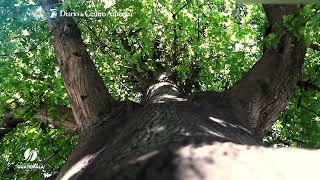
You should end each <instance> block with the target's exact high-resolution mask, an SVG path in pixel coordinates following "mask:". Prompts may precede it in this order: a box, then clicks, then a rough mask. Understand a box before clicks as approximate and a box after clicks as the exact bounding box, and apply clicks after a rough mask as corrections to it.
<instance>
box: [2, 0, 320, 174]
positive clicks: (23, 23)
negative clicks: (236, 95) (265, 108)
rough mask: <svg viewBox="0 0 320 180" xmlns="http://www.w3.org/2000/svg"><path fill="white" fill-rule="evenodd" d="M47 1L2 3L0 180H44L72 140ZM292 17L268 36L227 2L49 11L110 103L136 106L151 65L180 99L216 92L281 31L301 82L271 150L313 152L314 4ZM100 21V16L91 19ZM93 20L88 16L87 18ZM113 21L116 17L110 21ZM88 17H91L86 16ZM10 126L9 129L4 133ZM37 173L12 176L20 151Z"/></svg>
mask: <svg viewBox="0 0 320 180" xmlns="http://www.w3.org/2000/svg"><path fill="white" fill-rule="evenodd" d="M45 3H47V2H46V1H37V0H2V1H1V2H0V17H1V18H0V22H1V24H2V26H1V27H0V29H1V31H0V44H1V45H2V48H1V49H0V117H1V119H3V121H2V122H1V123H0V130H1V131H0V138H1V141H0V152H1V155H0V159H1V160H0V174H1V175H0V176H1V178H2V177H3V178H4V179H15V178H21V177H29V178H31V179H42V178H43V175H46V176H49V175H52V174H56V173H57V172H58V171H59V170H60V168H61V167H62V166H63V164H64V163H65V161H66V158H67V157H68V155H69V154H70V153H71V152H72V150H73V148H74V146H75V144H76V140H77V138H78V135H77V130H76V128H77V127H76V125H74V124H73V123H74V122H73V123H72V118H70V114H71V113H70V102H69V99H68V96H67V94H66V91H65V88H64V84H63V79H62V77H61V74H60V69H59V67H58V60H57V58H56V55H55V53H54V50H53V39H52V35H51V31H50V28H49V27H48V17H49V16H50V13H49V12H44V11H43V9H42V6H43V4H45ZM301 6H303V7H302V9H301V12H300V15H299V17H293V16H285V17H284V18H283V22H282V23H281V24H278V26H277V27H278V28H279V29H280V30H279V31H278V32H279V33H269V32H268V27H269V26H270V25H269V24H268V23H267V20H266V16H265V14H264V10H263V7H262V5H261V4H237V3H235V2H234V1H229V0H157V1H155V0H119V1H115V0H102V1H98V2H94V1H84V0H68V1H64V2H61V3H59V4H55V5H54V6H53V7H52V8H57V9H59V10H61V11H62V10H66V11H69V12H71V11H72V12H78V13H81V12H83V13H86V14H87V16H83V17H80V16H75V17H74V19H75V21H76V22H77V24H78V26H79V28H80V30H81V35H82V38H83V40H84V43H85V44H86V46H87V50H88V52H89V55H90V57H91V58H92V59H93V60H94V63H95V65H96V67H97V69H98V71H99V73H100V75H101V77H102V79H103V81H104V83H105V84H107V86H108V88H109V89H108V90H109V92H110V94H111V95H112V96H113V97H114V98H116V99H118V100H131V101H135V102H138V101H140V100H141V96H142V94H143V93H146V92H145V91H146V89H145V88H144V87H145V86H146V84H147V83H148V82H145V81H144V78H143V77H148V76H151V74H150V72H152V71H153V70H154V69H156V68H157V67H158V66H159V65H161V66H162V67H164V68H167V69H170V70H171V71H172V72H174V73H173V75H174V78H175V80H176V82H177V86H178V88H180V89H181V91H182V92H183V93H185V94H190V93H191V92H200V91H223V90H225V89H228V88H229V87H231V86H232V85H234V84H235V82H236V81H237V80H239V79H240V78H242V77H243V75H244V74H245V73H246V72H247V71H248V70H249V69H250V68H251V67H252V66H253V64H254V63H255V62H256V61H257V60H258V59H259V58H260V57H261V56H262V54H263V52H264V50H265V49H266V48H267V47H272V46H275V45H276V44H277V43H278V42H279V39H280V38H281V36H282V34H281V33H282V32H284V31H289V32H292V33H293V34H294V35H295V36H296V37H297V38H298V39H303V40H304V43H305V45H306V46H307V47H308V50H307V54H306V57H305V58H306V59H305V65H304V69H303V76H302V78H301V79H300V80H299V82H298V84H297V87H296V89H295V92H294V94H293V96H292V97H291V99H290V102H289V104H288V105H287V106H286V108H285V110H284V111H282V112H281V114H280V115H279V116H278V119H277V122H276V123H275V124H274V125H273V128H272V131H270V132H269V133H268V135H267V136H266V137H265V138H264V142H265V143H266V145H268V146H274V147H306V148H319V147H320V102H319V100H320V94H319V92H320V79H319V77H320V71H319V67H320V32H319V27H320V13H319V11H320V5H319V4H317V5H315V4H305V5H301ZM99 12H100V13H101V12H104V13H107V15H106V16H100V17H99V16H98V15H97V13H99ZM95 13H96V14H95ZM117 13H118V14H117ZM88 14H91V15H92V16H90V15H88ZM10 123H11V125H10ZM29 148H31V149H36V150H37V151H38V159H37V161H39V162H40V163H41V164H43V165H44V167H43V168H42V169H40V170H34V169H31V170H30V169H14V168H13V167H14V165H16V164H18V163H20V162H23V161H24V156H23V153H24V152H25V151H26V150H27V149H29Z"/></svg>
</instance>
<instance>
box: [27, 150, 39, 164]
mask: <svg viewBox="0 0 320 180" xmlns="http://www.w3.org/2000/svg"><path fill="white" fill-rule="evenodd" d="M37 157H38V152H37V150H34V149H30V148H29V149H27V150H26V151H25V152H24V160H26V161H34V160H36V159H37Z"/></svg>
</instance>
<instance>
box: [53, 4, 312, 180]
mask: <svg viewBox="0 0 320 180" xmlns="http://www.w3.org/2000/svg"><path fill="white" fill-rule="evenodd" d="M265 10H266V12H267V17H268V20H269V23H270V24H273V23H275V22H279V21H280V20H281V19H282V17H283V16H284V15H288V14H293V15H296V14H297V13H298V8H297V7H295V6H265ZM49 24H50V27H51V28H52V31H53V35H54V39H55V51H56V53H57V56H58V58H59V61H60V68H61V73H62V75H63V77H64V80H65V87H66V89H67V92H68V94H69V97H70V100H71V104H72V109H73V113H74V116H75V118H76V122H77V124H78V126H79V128H80V130H81V131H80V133H81V137H80V141H79V143H78V145H77V147H76V149H75V151H74V153H73V154H72V155H71V156H70V157H69V159H68V161H67V163H66V164H65V166H64V168H63V169H62V170H61V172H60V174H59V176H58V177H57V179H64V180H66V179H79V180H84V179H97V180H99V179H126V180H129V179H139V180H144V179H145V180H146V179H152V180H153V179H168V180H173V179H179V180H180V179H181V180H182V179H183V180H189V179H244V178H246V179H262V178H265V179H267V178H268V179H288V178H292V179H295V178H303V177H304V176H305V174H304V173H301V174H300V176H299V175H297V174H295V173H293V172H291V171H290V170H293V171H294V172H297V171H296V168H294V167H292V166H287V164H286V165H284V162H287V161H289V160H291V161H292V160H299V161H300V160H301V159H300V158H298V157H297V156H300V155H304V154H307V156H306V158H307V159H306V160H305V161H304V162H306V161H309V160H311V158H312V155H314V154H315V153H306V152H304V151H302V152H296V151H295V150H292V151H288V152H287V151H286V152H283V151H278V152H274V151H272V150H270V149H265V148H262V147H258V146H259V145H261V136H263V135H264V134H265V132H266V131H267V130H268V128H269V127H270V125H271V124H272V123H273V122H274V120H275V117H276V115H277V114H278V112H280V111H281V110H282V109H283V107H284V106H285V104H286V102H287V100H288V98H289V96H290V95H291V94H292V91H293V88H294V86H295V84H296V82H297V80H298V78H299V75H300V71H301V68H302V65H303V59H304V54H305V48H304V46H303V44H302V43H301V42H298V41H297V40H296V39H295V38H294V37H293V36H292V35H290V34H286V35H285V36H284V37H282V41H281V43H280V44H279V45H278V47H277V48H275V49H269V50H267V51H266V53H265V54H264V55H263V57H262V58H261V60H260V61H259V62H258V63H257V64H256V65H255V66H254V67H253V69H252V70H251V71H250V72H249V73H248V75H247V76H245V77H244V78H243V79H242V80H240V81H239V82H238V83H237V84H236V85H235V86H234V87H233V88H231V89H230V90H229V91H227V92H223V93H215V92H203V93H198V94H192V95H190V96H188V97H181V93H180V92H179V91H178V89H177V88H176V86H175V85H174V84H173V82H174V81H170V78H163V77H165V76H167V74H166V73H164V74H160V76H158V77H159V78H156V79H153V81H152V82H155V83H154V84H153V85H151V86H150V87H149V88H148V91H147V93H146V94H145V97H144V98H143V99H144V103H143V105H139V104H135V103H132V102H115V101H113V100H112V98H111V96H110V95H109V93H108V92H107V89H106V87H105V86H104V85H103V82H102V80H101V78H100V76H99V74H98V73H97V71H96V69H95V67H94V64H93V62H92V60H91V59H90V57H89V55H88V53H87V52H86V48H85V46H84V44H83V42H82V39H81V36H80V32H79V29H78V28H77V26H76V23H75V22H74V21H73V20H72V18H67V17H62V18H57V19H56V20H50V23H49ZM272 30H273V29H272ZM273 31H275V30H273ZM167 77H169V76H167ZM241 144H242V145H241ZM286 155H287V156H286ZM250 157H252V158H254V159H250ZM233 161H234V162H233ZM279 161H280V162H279ZM265 166H266V167H269V166H271V168H274V169H273V170H269V169H266V167H265ZM314 169H315V167H313V169H312V168H310V169H308V170H303V171H304V172H305V173H308V175H309V174H312V170H314ZM314 172H316V171H315V170H314ZM231 173H234V174H231ZM252 173H253V174H252ZM252 175H256V176H252ZM266 177H267V178H266Z"/></svg>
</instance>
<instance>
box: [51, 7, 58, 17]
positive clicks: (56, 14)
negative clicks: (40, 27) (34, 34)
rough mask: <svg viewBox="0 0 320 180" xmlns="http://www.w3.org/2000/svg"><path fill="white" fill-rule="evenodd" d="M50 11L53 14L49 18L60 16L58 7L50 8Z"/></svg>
mask: <svg viewBox="0 0 320 180" xmlns="http://www.w3.org/2000/svg"><path fill="white" fill-rule="evenodd" d="M50 12H51V14H50V17H49V18H51V19H54V18H57V16H58V12H57V9H50Z"/></svg>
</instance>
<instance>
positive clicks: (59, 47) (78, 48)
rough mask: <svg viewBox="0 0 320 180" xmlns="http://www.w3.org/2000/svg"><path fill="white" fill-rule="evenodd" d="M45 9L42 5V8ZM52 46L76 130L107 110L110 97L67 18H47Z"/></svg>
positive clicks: (110, 104)
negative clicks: (52, 41) (58, 63)
mask: <svg viewBox="0 0 320 180" xmlns="http://www.w3.org/2000/svg"><path fill="white" fill-rule="evenodd" d="M45 8H46V7H45ZM49 27H50V29H51V30H52V32H53V38H54V49H55V52H56V55H57V57H58V59H59V62H60V70H61V73H62V75H63V78H64V85H65V88H66V90H67V93H68V95H69V98H70V101H71V105H72V110H73V114H74V117H75V119H76V122H77V124H78V126H79V128H80V132H85V131H86V130H88V129H89V127H91V126H92V125H94V124H96V123H99V122H102V120H103V119H105V118H107V117H108V115H109V114H110V113H111V107H112V104H113V99H112V97H111V95H110V94H109V92H108V90H107V88H106V86H105V85H104V82H103V80H102V78H101V77H100V75H99V73H98V71H97V69H96V67H95V65H94V63H93V61H92V60H91V58H90V56H89V54H88V52H87V50H86V46H85V44H84V43H83V40H82V38H81V35H80V30H79V28H78V26H77V24H76V22H75V21H74V20H73V19H72V18H71V17H58V18H56V19H49Z"/></svg>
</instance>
